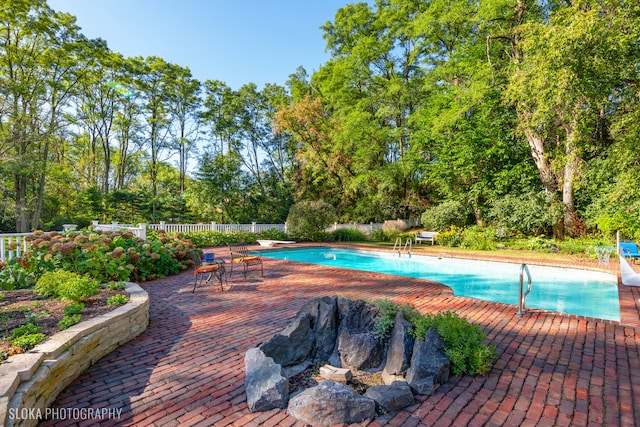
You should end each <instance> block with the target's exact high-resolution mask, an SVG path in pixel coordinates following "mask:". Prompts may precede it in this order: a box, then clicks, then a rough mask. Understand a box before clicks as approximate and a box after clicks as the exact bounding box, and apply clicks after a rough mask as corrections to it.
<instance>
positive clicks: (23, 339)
mask: <svg viewBox="0 0 640 427" xmlns="http://www.w3.org/2000/svg"><path fill="white" fill-rule="evenodd" d="M45 338H47V336H46V335H45V334H43V333H40V332H39V333H35V334H27V335H21V336H19V337H17V338H16V339H14V340H13V341H11V345H12V346H14V347H19V348H20V349H22V351H27V350H29V349H31V348H33V347H35V346H36V344H38V343H40V342H41V341H43V340H44V339H45Z"/></svg>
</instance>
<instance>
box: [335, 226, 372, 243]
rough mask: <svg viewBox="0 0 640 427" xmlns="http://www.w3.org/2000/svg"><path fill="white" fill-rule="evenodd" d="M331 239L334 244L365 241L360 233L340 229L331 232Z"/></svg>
mask: <svg viewBox="0 0 640 427" xmlns="http://www.w3.org/2000/svg"><path fill="white" fill-rule="evenodd" d="M331 238H332V240H333V241H335V242H362V241H364V240H366V239H365V237H364V233H362V231H360V230H354V229H350V228H342V229H340V230H335V231H333V232H331Z"/></svg>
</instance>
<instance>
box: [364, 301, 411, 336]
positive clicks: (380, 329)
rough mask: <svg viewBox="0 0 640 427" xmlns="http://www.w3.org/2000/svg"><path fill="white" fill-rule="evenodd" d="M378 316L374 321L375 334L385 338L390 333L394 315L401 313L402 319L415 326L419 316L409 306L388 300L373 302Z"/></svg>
mask: <svg viewBox="0 0 640 427" xmlns="http://www.w3.org/2000/svg"><path fill="white" fill-rule="evenodd" d="M374 306H375V307H376V310H377V311H378V313H379V314H380V316H379V317H378V318H377V319H376V333H377V334H378V335H380V336H386V335H388V334H389V333H390V332H391V329H392V328H393V324H394V323H395V318H396V313H398V312H399V311H400V312H402V315H403V316H404V318H405V319H406V320H407V321H409V322H410V323H412V324H415V322H416V321H417V319H418V318H419V317H420V316H421V314H420V313H419V312H418V311H417V310H416V309H415V308H413V307H412V306H411V305H409V304H403V305H398V304H396V303H395V302H393V301H391V300H389V299H381V300H377V301H375V302H374Z"/></svg>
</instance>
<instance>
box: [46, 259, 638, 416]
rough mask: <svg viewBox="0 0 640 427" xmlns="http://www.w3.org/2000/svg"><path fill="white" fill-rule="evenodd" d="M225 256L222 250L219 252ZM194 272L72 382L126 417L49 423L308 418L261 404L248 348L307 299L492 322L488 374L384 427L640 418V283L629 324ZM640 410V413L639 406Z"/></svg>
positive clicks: (293, 270)
mask: <svg viewBox="0 0 640 427" xmlns="http://www.w3.org/2000/svg"><path fill="white" fill-rule="evenodd" d="M216 252H217V251H216ZM192 279H193V275H192V272H191V271H186V272H183V273H182V274H180V275H177V276H173V277H168V278H164V279H160V280H155V281H153V282H147V283H144V284H142V286H143V287H144V288H145V289H146V290H147V292H149V295H150V298H151V308H150V314H151V321H150V324H149V328H148V329H147V331H146V332H145V333H143V334H142V335H140V336H139V337H138V338H136V339H134V340H132V341H131V342H129V343H127V344H125V345H123V346H122V347H120V348H119V349H117V350H116V351H114V352H113V353H111V354H109V355H107V356H106V357H104V358H103V359H101V360H100V361H98V362H97V363H96V364H95V365H93V366H92V367H91V368H90V369H89V370H88V371H87V372H85V373H84V374H82V375H81V376H80V377H79V378H78V379H77V380H76V381H75V382H74V383H72V384H71V385H70V386H69V387H68V388H67V389H66V390H65V391H63V392H62V393H61V394H60V396H59V397H58V399H57V400H56V402H55V403H54V406H55V407H59V408H113V409H121V410H122V416H121V417H120V418H119V419H112V420H103V421H102V422H101V423H100V422H98V421H97V420H95V419H94V420H84V421H82V420H65V421H61V420H58V421H56V422H55V423H54V422H52V421H46V422H43V423H41V425H43V426H49V425H56V426H81V425H99V424H102V425H122V426H127V425H136V426H155V425H157V426H172V425H175V426H178V425H179V426H258V425H261V426H302V425H304V424H303V423H301V422H299V421H297V420H295V419H294V418H292V417H289V416H287V414H286V411H285V410H272V411H268V412H259V413H251V412H249V410H248V408H247V404H246V397H245V393H244V385H243V382H244V361H243V357H244V353H245V351H246V350H247V349H248V348H250V347H254V346H257V345H259V344H260V343H261V342H263V341H265V340H266V339H268V338H270V337H271V336H272V335H273V334H275V333H277V332H279V331H280V330H282V329H283V328H284V327H285V326H286V325H287V324H288V323H289V321H290V320H291V318H292V317H293V316H294V315H295V313H296V312H297V311H298V309H299V308H300V307H301V306H302V304H303V303H304V302H305V301H307V300H308V299H311V298H315V297H319V296H324V295H340V296H344V297H349V298H364V299H370V300H374V299H379V298H389V299H392V300H394V301H396V302H398V303H410V304H412V305H414V306H415V307H416V308H418V309H419V310H420V311H422V312H423V313H431V312H438V311H441V310H451V311H455V312H456V313H458V314H460V315H461V316H463V317H465V318H467V319H469V320H470V321H472V322H475V323H478V324H480V325H481V326H482V327H484V328H485V330H486V331H487V340H488V342H489V343H490V344H494V345H496V347H497V351H498V354H499V355H500V358H499V360H497V362H496V363H495V366H494V368H493V369H492V370H491V372H489V374H488V375H487V376H486V377H483V376H463V377H460V378H451V380H450V382H449V383H447V384H445V385H443V386H441V387H440V388H439V389H438V390H437V392H436V393H435V394H434V395H433V396H429V397H420V399H419V403H418V404H416V405H413V406H410V407H408V408H405V409H404V410H402V411H400V412H398V413H395V414H387V415H385V416H381V417H378V418H377V419H375V420H374V421H372V422H369V423H364V424H363V425H368V426H370V427H373V426H450V425H456V426H458V425H468V426H494V425H496V426H498V425H522V426H544V425H550V426H552V425H557V426H581V425H585V426H586V425H596V424H597V425H624V426H631V425H640V348H639V347H640V334H639V332H640V329H639V328H640V321H639V316H638V309H637V301H638V299H639V297H640V290H638V289H636V288H628V287H623V286H620V287H619V288H620V298H621V306H622V307H621V308H622V312H623V313H622V316H621V318H622V321H621V322H610V321H601V320H597V319H591V318H585V317H579V316H574V315H561V314H556V313H549V312H543V311H533V312H530V313H528V314H526V315H523V316H519V315H517V314H516V313H515V311H516V307H514V306H511V305H507V304H500V303H490V302H486V301H479V300H473V299H468V298H462V297H456V296H453V295H452V293H451V291H450V289H449V288H447V287H445V286H442V285H439V284H436V283H433V282H428V281H424V280H417V279H411V278H406V277H397V276H386V275H381V274H375V273H363V272H354V271H351V270H345V269H336V268H329V267H325V266H314V265H307V264H300V263H291V262H287V261H281V260H272V259H266V260H265V276H264V278H261V277H260V276H259V273H257V272H256V271H253V272H251V273H250V274H249V276H248V278H247V280H243V278H242V275H241V274H236V275H235V276H234V277H233V278H232V279H231V280H229V287H228V289H225V291H224V292H220V290H219V288H218V287H217V286H215V285H209V286H205V287H200V288H198V289H197V290H196V292H195V293H191V287H192ZM636 408H638V409H636Z"/></svg>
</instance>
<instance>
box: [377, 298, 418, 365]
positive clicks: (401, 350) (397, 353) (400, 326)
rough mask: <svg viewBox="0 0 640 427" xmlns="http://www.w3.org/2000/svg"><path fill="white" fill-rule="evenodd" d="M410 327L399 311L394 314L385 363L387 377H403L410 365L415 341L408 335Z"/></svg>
mask: <svg viewBox="0 0 640 427" xmlns="http://www.w3.org/2000/svg"><path fill="white" fill-rule="evenodd" d="M412 327H413V326H412V325H411V323H410V322H408V321H407V320H406V319H405V318H404V316H403V315H402V312H401V311H398V312H397V313H396V318H395V321H394V325H393V329H392V330H391V338H390V339H389V348H388V350H387V363H386V364H385V366H384V373H385V374H387V375H404V374H405V373H406V372H407V369H409V366H410V365H411V355H412V353H413V345H414V342H415V339H414V338H413V337H412V336H411V335H410V334H409V331H410V330H411V329H412Z"/></svg>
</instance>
